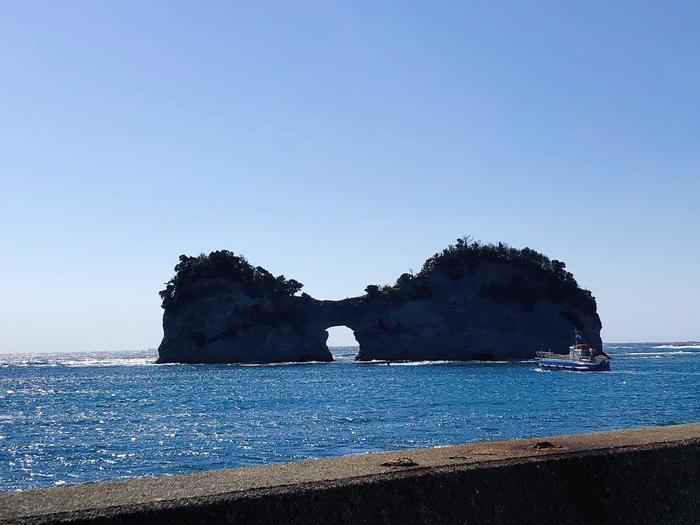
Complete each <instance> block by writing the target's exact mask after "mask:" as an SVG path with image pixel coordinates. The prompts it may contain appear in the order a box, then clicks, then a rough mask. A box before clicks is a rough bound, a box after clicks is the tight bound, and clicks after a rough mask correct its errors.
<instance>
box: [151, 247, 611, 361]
mask: <svg viewBox="0 0 700 525" xmlns="http://www.w3.org/2000/svg"><path fill="white" fill-rule="evenodd" d="M222 254H223V255H222ZM212 260H214V262H213V263H212ZM230 266H233V267H234V268H233V270H232V269H231V268H230ZM178 267H180V268H178ZM178 267H176V271H177V274H176V277H175V278H174V279H173V280H172V281H171V282H170V283H168V288H166V290H164V291H163V292H161V296H162V297H163V307H164V309H165V313H164V315H163V329H164V338H163V342H162V343H161V345H160V348H159V349H158V351H159V362H185V363H216V362H287V361H330V360H332V356H331V354H330V352H329V351H328V348H327V346H326V339H327V336H328V335H327V332H326V329H327V328H329V327H331V326H338V325H345V326H348V327H349V328H350V329H351V330H353V331H354V333H355V338H356V339H357V341H358V343H359V345H360V352H359V354H358V356H357V359H358V360H470V359H478V360H511V359H529V358H532V357H534V354H535V352H536V351H537V350H540V349H551V350H553V351H558V352H566V351H567V349H568V346H569V344H571V342H572V332H573V329H574V327H576V328H578V329H579V330H581V331H582V332H583V335H584V337H585V338H586V339H587V341H588V342H589V343H590V344H592V345H593V346H594V347H596V348H601V346H602V342H601V339H600V329H601V322H600V318H599V317H598V314H597V313H596V303H595V299H594V298H593V297H592V296H591V294H590V292H588V291H586V290H582V289H580V288H579V287H578V285H577V284H576V281H575V280H574V279H573V276H572V275H571V274H570V273H568V272H567V271H566V270H565V269H564V268H565V267H564V264H563V263H561V262H559V261H550V260H549V259H548V258H546V257H545V256H543V255H541V254H539V253H537V252H535V251H533V250H529V249H527V248H526V249H524V250H515V249H513V248H510V247H508V246H506V245H503V244H499V245H482V244H478V243H472V242H469V241H468V240H464V239H461V240H459V241H458V242H457V244H456V245H454V246H450V247H448V248H447V249H446V250H444V251H443V252H442V253H440V254H436V255H435V256H433V257H431V258H430V259H428V261H426V264H425V265H424V267H423V269H422V270H421V272H419V273H418V274H417V275H415V276H413V275H408V274H404V275H402V276H401V277H400V278H399V279H398V280H397V282H396V284H395V285H393V286H384V287H382V288H380V287H377V286H368V287H367V290H366V291H367V293H366V294H365V295H363V296H360V297H355V298H350V299H344V300H341V301H318V300H316V299H313V298H311V297H310V296H308V295H305V294H303V295H302V296H297V295H295V294H296V293H297V292H298V291H299V289H300V288H301V284H299V283H297V282H296V281H293V280H290V281H287V280H286V279H285V278H284V277H283V276H280V277H273V276H272V275H271V274H269V273H268V272H266V271H265V270H264V269H262V268H260V267H258V268H253V267H252V266H250V265H248V264H247V262H246V261H245V259H243V258H240V257H236V256H235V255H233V254H231V253H230V252H213V253H212V254H210V255H209V256H200V257H198V258H187V257H184V256H183V257H181V263H180V264H179V265H178Z"/></svg>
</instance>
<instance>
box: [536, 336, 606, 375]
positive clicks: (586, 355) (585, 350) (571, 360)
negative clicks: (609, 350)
mask: <svg viewBox="0 0 700 525" xmlns="http://www.w3.org/2000/svg"><path fill="white" fill-rule="evenodd" d="M537 358H538V360H539V364H540V368H541V369H542V370H572V371H575V372H606V371H609V370H610V356H608V355H607V354H606V353H605V352H603V351H602V350H598V349H595V348H593V347H591V346H590V345H588V344H586V343H584V342H583V337H582V335H581V332H579V331H578V330H574V344H573V345H571V346H570V347H569V353H568V354H557V353H555V352H549V351H548V352H537Z"/></svg>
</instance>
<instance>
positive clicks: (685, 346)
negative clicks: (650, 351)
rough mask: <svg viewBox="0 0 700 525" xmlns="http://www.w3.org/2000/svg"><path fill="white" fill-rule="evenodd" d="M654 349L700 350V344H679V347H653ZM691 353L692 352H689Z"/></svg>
mask: <svg viewBox="0 0 700 525" xmlns="http://www.w3.org/2000/svg"><path fill="white" fill-rule="evenodd" d="M652 348H668V349H671V350H673V349H676V348H693V349H696V350H700V343H692V344H678V345H656V346H652ZM688 353H690V352H688Z"/></svg>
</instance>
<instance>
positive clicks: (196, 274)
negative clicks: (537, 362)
mask: <svg viewBox="0 0 700 525" xmlns="http://www.w3.org/2000/svg"><path fill="white" fill-rule="evenodd" d="M205 279H211V280H221V279H223V280H227V281H232V282H234V283H237V284H239V285H240V286H241V288H242V289H243V290H245V292H246V293H248V295H250V296H251V297H262V296H272V297H286V296H291V295H294V294H296V293H297V292H299V291H300V290H301V289H302V287H303V284H301V283H300V282H299V281H296V280H294V279H287V278H285V277H284V275H279V276H277V277H275V276H274V275H273V274H271V273H270V272H268V271H267V270H265V268H262V267H261V266H257V267H256V266H253V265H252V264H250V263H249V262H248V261H247V260H246V259H245V257H242V256H240V255H235V254H234V253H233V252H230V251H228V250H217V251H214V252H211V253H210V254H209V255H205V254H201V255H198V256H197V257H188V256H187V255H180V262H179V263H178V264H177V265H176V266H175V276H174V277H173V278H172V279H170V280H169V281H168V282H167V283H165V290H162V291H161V292H160V297H161V299H162V300H163V301H162V307H163V308H164V309H171V308H177V307H178V305H180V304H181V303H183V302H184V301H186V300H187V298H188V297H189V296H190V286H191V285H192V284H194V283H195V282H197V281H202V280H205ZM211 288H212V290H211V291H217V287H216V284H215V283H214V284H212V286H211Z"/></svg>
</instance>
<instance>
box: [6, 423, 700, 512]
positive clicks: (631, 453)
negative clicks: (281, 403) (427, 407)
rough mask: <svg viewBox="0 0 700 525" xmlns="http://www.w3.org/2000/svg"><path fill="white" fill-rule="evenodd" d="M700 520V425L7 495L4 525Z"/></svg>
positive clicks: (533, 440) (306, 463) (316, 462)
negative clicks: (29, 524) (21, 524)
mask: <svg viewBox="0 0 700 525" xmlns="http://www.w3.org/2000/svg"><path fill="white" fill-rule="evenodd" d="M401 458H406V459H401ZM409 459H410V461H409ZM698 516H700V424H691V425H678V426H670V427H658V428H653V429H641V430H628V431H619V432H610V433H598V434H585V435H579V436H564V437H556V438H547V439H530V440H522V441H505V442H499V443H483V444H475V445H463V446H455V447H445V448H435V449H422V450H409V451H402V452H390V453H378V454H366V455H361V456H350V457H341V458H333V459H324V460H318V461H304V462H299V463H289V464H283V465H271V466H265V467H255V468H246V469H230V470H223V471H212V472H206V473H201V474H192V475H186V476H174V477H161V478H142V479H136V480H129V481H118V482H111V483H99V484H86V485H79V486H74V487H62V488H54V489H46V490H38V491H37V490H32V491H25V492H21V493H5V494H0V523H2V524H7V523H36V524H38V523H42V524H43V523H119V524H121V523H138V524H141V523H143V524H146V523H148V524H151V523H152V524H156V523H158V524H162V523H198V524H200V523H217V524H219V523H237V524H238V523H538V524H539V523H635V524H644V523H674V524H682V523H697V522H698V521H697V519H698Z"/></svg>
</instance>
